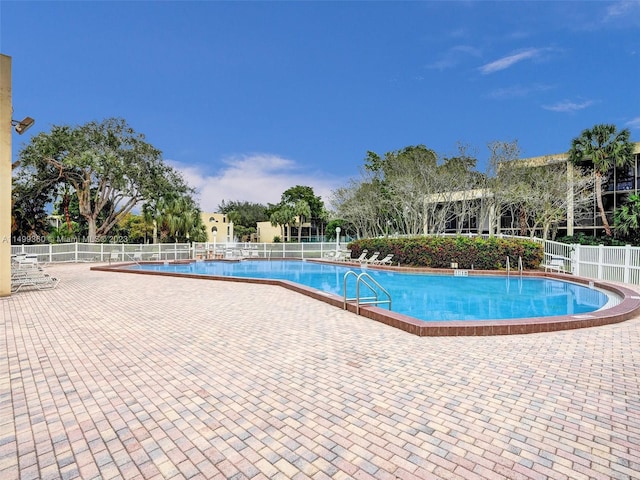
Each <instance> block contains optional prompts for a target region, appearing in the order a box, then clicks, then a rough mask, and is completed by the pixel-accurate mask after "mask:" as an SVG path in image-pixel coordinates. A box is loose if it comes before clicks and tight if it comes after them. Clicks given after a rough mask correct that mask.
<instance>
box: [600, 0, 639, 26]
mask: <svg viewBox="0 0 640 480" xmlns="http://www.w3.org/2000/svg"><path fill="white" fill-rule="evenodd" d="M638 10H640V2H639V1H638V0H622V1H620V2H615V3H613V4H611V5H609V6H608V7H607V15H606V17H605V21H609V20H617V19H619V18H620V17H627V16H629V15H637V11H638Z"/></svg>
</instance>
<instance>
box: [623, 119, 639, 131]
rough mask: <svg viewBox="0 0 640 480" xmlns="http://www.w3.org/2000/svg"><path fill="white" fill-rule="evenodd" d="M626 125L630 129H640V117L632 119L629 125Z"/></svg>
mask: <svg viewBox="0 0 640 480" xmlns="http://www.w3.org/2000/svg"><path fill="white" fill-rule="evenodd" d="M625 125H626V126H627V127H629V128H633V129H636V128H638V129H640V117H636V118H632V119H631V120H629V121H628V122H627V123H625Z"/></svg>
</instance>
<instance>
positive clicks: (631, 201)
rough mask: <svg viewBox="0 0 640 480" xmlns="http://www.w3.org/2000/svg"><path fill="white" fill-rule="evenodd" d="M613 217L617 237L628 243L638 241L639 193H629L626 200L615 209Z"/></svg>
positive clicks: (639, 235) (639, 218)
mask: <svg viewBox="0 0 640 480" xmlns="http://www.w3.org/2000/svg"><path fill="white" fill-rule="evenodd" d="M613 219H614V229H615V232H616V236H617V237H619V238H622V239H626V240H627V241H628V243H630V244H634V245H637V244H639V243H640V195H638V194H636V193H634V194H631V195H629V198H628V199H627V202H626V203H625V204H624V205H622V206H621V207H619V208H617V209H616V211H615V212H614V216H613Z"/></svg>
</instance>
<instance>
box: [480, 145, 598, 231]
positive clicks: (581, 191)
mask: <svg viewBox="0 0 640 480" xmlns="http://www.w3.org/2000/svg"><path fill="white" fill-rule="evenodd" d="M492 183H493V185H492V191H493V195H494V199H495V200H496V203H497V204H498V205H500V206H501V207H502V209H501V210H502V214H503V215H504V214H508V215H507V217H508V218H511V221H512V224H511V228H512V232H514V233H517V234H519V235H530V236H531V237H532V238H533V237H534V236H535V234H536V232H539V231H541V232H542V238H544V239H547V238H549V237H550V236H551V233H552V232H553V231H554V230H556V229H557V228H558V225H560V223H561V222H563V221H564V220H565V219H566V212H567V205H568V203H569V202H572V204H573V210H574V215H575V216H576V217H579V216H580V215H581V213H582V212H585V211H586V208H587V206H589V205H591V198H592V190H591V188H592V186H593V181H592V176H591V175H587V174H585V173H584V172H583V171H582V170H581V169H580V168H578V167H574V168H573V169H571V176H570V177H568V176H567V172H566V165H565V164H564V163H557V162H554V161H553V160H552V159H549V158H546V159H544V160H543V162H542V163H536V164H534V165H531V164H528V163H524V162H522V161H513V160H511V161H505V162H503V163H501V164H500V167H499V169H498V175H497V177H496V178H495V179H493V181H492Z"/></svg>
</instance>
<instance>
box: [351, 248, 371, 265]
mask: <svg viewBox="0 0 640 480" xmlns="http://www.w3.org/2000/svg"><path fill="white" fill-rule="evenodd" d="M368 253H369V250H367V249H366V248H365V249H364V250H362V253H361V254H360V256H359V257H358V258H352V259H351V261H352V262H359V263H362V262H364V259H365V258H367V254H368Z"/></svg>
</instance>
